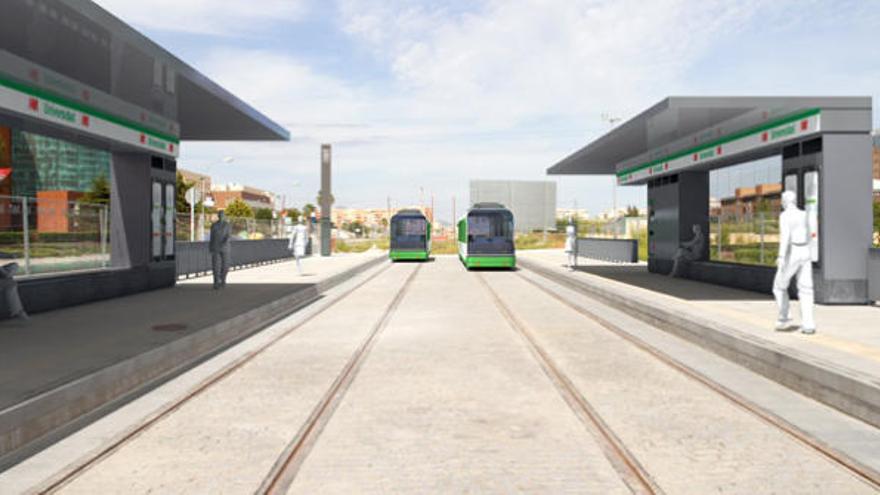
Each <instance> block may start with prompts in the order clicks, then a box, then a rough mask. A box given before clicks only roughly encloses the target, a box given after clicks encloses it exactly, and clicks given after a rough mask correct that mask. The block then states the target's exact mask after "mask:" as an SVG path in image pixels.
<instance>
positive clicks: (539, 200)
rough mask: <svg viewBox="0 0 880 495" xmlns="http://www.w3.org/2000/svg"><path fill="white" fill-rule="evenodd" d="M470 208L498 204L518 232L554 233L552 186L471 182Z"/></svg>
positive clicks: (554, 191)
mask: <svg viewBox="0 0 880 495" xmlns="http://www.w3.org/2000/svg"><path fill="white" fill-rule="evenodd" d="M470 189H471V195H470V204H471V205H474V204H475V203H487V202H488V203H501V204H503V205H504V206H505V207H507V208H508V209H510V211H511V212H513V218H514V225H515V226H516V230H517V231H519V232H532V231H536V230H545V229H546V230H554V229H556V182H553V181H519V180H472V181H471V188H470Z"/></svg>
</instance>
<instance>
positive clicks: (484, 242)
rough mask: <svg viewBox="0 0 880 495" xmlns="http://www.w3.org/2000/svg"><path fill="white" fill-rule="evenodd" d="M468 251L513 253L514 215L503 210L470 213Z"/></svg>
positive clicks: (476, 252) (477, 252)
mask: <svg viewBox="0 0 880 495" xmlns="http://www.w3.org/2000/svg"><path fill="white" fill-rule="evenodd" d="M468 253H474V254H511V253H513V215H511V214H510V212H501V211H498V212H479V213H471V214H470V215H468Z"/></svg>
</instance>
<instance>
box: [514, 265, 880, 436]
mask: <svg viewBox="0 0 880 495" xmlns="http://www.w3.org/2000/svg"><path fill="white" fill-rule="evenodd" d="M519 261H520V266H522V267H523V268H525V269H528V270H531V271H533V272H534V273H536V274H538V275H541V276H543V277H545V278H547V279H549V280H552V281H554V282H556V283H560V284H562V285H565V286H568V287H570V288H572V289H575V290H577V291H579V292H582V293H586V294H587V295H589V296H590V297H594V298H596V299H598V300H600V301H601V302H603V303H605V304H608V305H610V306H612V307H614V308H616V309H619V310H621V311H624V312H626V313H627V314H629V315H631V316H633V317H635V318H638V319H640V320H642V321H645V322H646V323H649V324H651V325H654V326H656V327H657V328H660V329H662V330H664V331H666V332H669V333H671V334H673V335H676V336H678V337H680V338H683V339H685V340H687V341H689V342H692V343H694V344H697V345H699V346H700V347H703V348H705V349H707V350H709V351H711V352H713V353H715V354H717V355H719V356H721V357H724V358H725V359H728V360H729V361H732V362H734V363H736V364H738V365H740V366H743V367H745V368H747V369H750V370H752V371H754V372H756V373H758V374H760V375H762V376H764V377H766V378H768V379H770V380H773V381H775V382H777V383H779V384H781V385H784V386H786V387H788V388H790V389H792V390H794V391H795V392H798V393H800V394H802V395H804V396H807V397H809V398H811V399H814V400H816V401H819V402H821V403H823V404H826V405H828V406H831V407H833V408H835V409H837V410H839V411H841V412H843V413H845V414H848V415H850V416H852V417H854V418H857V419H859V420H861V421H864V422H866V423H868V424H870V425H872V426H875V427H880V382H878V379H877V378H876V377H872V376H868V375H866V374H864V373H859V372H858V371H855V370H852V369H847V368H844V367H842V366H839V365H836V364H834V363H831V362H827V361H825V360H822V359H819V358H816V357H814V356H809V355H806V354H804V353H802V352H799V351H797V350H794V349H791V348H785V347H782V346H779V345H777V344H775V343H773V342H769V341H765V340H762V339H759V338H756V337H754V336H752V335H749V334H746V333H744V332H741V331H739V330H737V329H735V328H732V327H728V326H726V325H723V324H719V323H717V322H713V321H709V320H705V319H700V318H697V317H694V316H693V315H684V314H682V313H681V312H676V311H674V310H672V309H670V308H668V307H664V306H663V305H662V304H657V303H654V302H651V301H648V300H645V298H642V297H638V296H634V295H632V294H627V293H625V292H623V291H620V290H614V289H611V288H607V287H601V286H599V285H598V284H592V283H590V282H589V281H588V280H577V279H575V278H574V277H568V276H565V275H564V274H561V273H557V272H555V271H553V270H551V269H548V268H546V267H544V266H542V265H541V263H539V262H535V261H532V260H526V259H522V257H521V259H520V260H519Z"/></svg>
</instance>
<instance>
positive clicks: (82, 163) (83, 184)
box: [0, 0, 289, 313]
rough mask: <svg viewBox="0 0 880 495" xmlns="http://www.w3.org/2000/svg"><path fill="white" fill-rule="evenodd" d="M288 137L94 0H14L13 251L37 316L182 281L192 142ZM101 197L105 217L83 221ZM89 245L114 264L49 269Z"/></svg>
mask: <svg viewBox="0 0 880 495" xmlns="http://www.w3.org/2000/svg"><path fill="white" fill-rule="evenodd" d="M287 139H289V134H288V132H287V131H286V130H285V129H283V128H282V127H280V126H279V125H278V124H276V123H274V122H272V121H271V120H269V119H268V118H267V117H265V116H264V115H262V114H260V113H259V112H257V111H255V110H254V109H253V108H251V107H250V106H248V105H247V104H246V103H244V102H242V101H241V100H240V99H238V98H237V97H236V96H234V95H232V94H230V93H229V92H228V91H226V90H225V89H223V88H221V87H220V86H219V85H217V84H216V83H215V82H213V81H211V80H210V79H208V78H207V77H205V76H204V75H203V74H201V73H199V72H198V71H196V70H195V69H193V68H192V67H190V66H189V65H187V64H186V63H185V62H183V61H181V60H180V59H178V58H177V57H175V56H174V55H172V54H171V53H169V52H168V51H166V50H165V49H163V48H162V47H160V46H158V45H157V44H156V43H154V42H153V41H151V40H150V39H148V38H146V37H145V36H143V35H142V34H140V33H139V32H138V31H136V30H135V29H133V28H132V27H131V26H128V25H127V24H125V23H124V22H122V21H120V20H119V19H118V18H116V17H114V16H113V15H112V14H110V13H109V12H107V11H105V10H104V9H102V8H101V7H99V6H97V5H96V4H94V3H93V2H91V1H88V0H6V1H4V2H3V7H2V15H0V233H2V234H3V237H2V245H0V256H2V257H4V258H7V259H9V258H13V259H16V261H19V262H20V264H23V265H25V267H26V270H23V271H24V272H25V273H24V275H25V276H23V277H21V278H19V286H20V293H21V296H22V299H23V301H24V303H25V307H26V308H27V309H28V311H30V312H34V311H41V310H47V309H52V308H57V307H61V306H65V305H70V304H77V303H83V302H87V301H91V300H96V299H102V298H108V297H114V296H119V295H124V294H129V293H133V292H137V291H143V290H149V289H154V288H159V287H167V286H171V285H174V283H175V280H176V270H175V241H176V235H175V213H176V212H175V196H176V191H175V175H176V171H177V162H176V159H177V156H178V154H179V152H180V146H181V142H182V141H186V140H200V141H221V140H230V141H232V140H235V141H241V140H287ZM96 194H100V195H101V197H102V198H106V199H103V200H101V202H100V203H91V202H90V203H81V202H83V201H85V200H84V199H83V198H86V199H87V200H88V201H93V200H94V198H95V197H96ZM59 198H60V199H59ZM99 199H100V198H99ZM94 204H98V205H99V206H96V207H95V208H100V209H98V210H95V211H98V212H100V213H101V214H100V215H96V216H95V218H84V216H83V215H84V213H83V212H85V211H92V207H93V205H94ZM71 219H73V220H71ZM22 238H23V239H24V242H21V241H20V239H22ZM68 241H69V242H68ZM65 243H67V244H65ZM90 246H91V247H90ZM98 246H100V249H99V248H98ZM35 247H38V248H39V249H34V248H35ZM83 247H85V248H88V249H94V250H95V252H94V253H93V254H94V256H92V257H93V258H100V259H101V263H100V264H99V265H97V266H95V267H92V268H91V269H87V270H83V269H77V270H68V271H66V272H64V270H59V271H57V272H56V271H52V270H49V269H46V271H43V272H42V273H40V272H38V271H37V269H38V268H41V267H43V268H45V267H47V266H49V265H47V264H45V263H44V264H42V265H41V264H40V262H42V261H45V259H39V258H38V257H39V256H40V253H54V254H52V256H53V257H54V258H55V259H56V260H58V259H60V260H61V261H63V262H64V263H67V265H68V268H69V267H70V266H76V263H77V262H79V261H80V260H82V259H90V258H89V257H84V256H79V257H77V256H75V254H76V253H74V252H73V251H72V250H73V249H74V248H76V249H80V248H83ZM22 248H24V250H25V252H30V255H29V256H28V255H25V257H24V259H19V257H21V254H20V253H21V252H22ZM28 248H30V251H27V249H28ZM90 254H92V253H90ZM55 266H56V267H57V266H61V265H60V264H58V263H56V265H55ZM62 272H64V273H62ZM38 273H39V276H35V275H37V274H38ZM28 275H30V276H28ZM2 312H3V308H0V313H2Z"/></svg>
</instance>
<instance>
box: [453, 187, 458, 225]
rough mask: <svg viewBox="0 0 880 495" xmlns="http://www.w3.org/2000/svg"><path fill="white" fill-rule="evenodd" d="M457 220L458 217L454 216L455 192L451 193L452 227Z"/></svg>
mask: <svg viewBox="0 0 880 495" xmlns="http://www.w3.org/2000/svg"><path fill="white" fill-rule="evenodd" d="M457 221H458V217H456V216H455V194H453V195H452V228H453V230H454V229H455V224H456V222H457Z"/></svg>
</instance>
